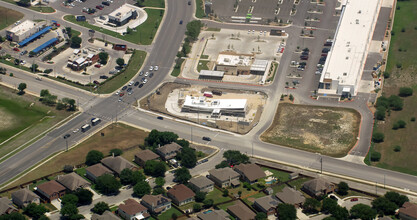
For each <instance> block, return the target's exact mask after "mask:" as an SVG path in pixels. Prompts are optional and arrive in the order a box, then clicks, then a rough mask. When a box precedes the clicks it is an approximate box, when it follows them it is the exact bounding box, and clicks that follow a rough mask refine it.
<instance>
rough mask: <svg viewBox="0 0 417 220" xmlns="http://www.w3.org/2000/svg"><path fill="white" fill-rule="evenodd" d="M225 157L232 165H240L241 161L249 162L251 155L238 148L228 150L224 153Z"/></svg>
mask: <svg viewBox="0 0 417 220" xmlns="http://www.w3.org/2000/svg"><path fill="white" fill-rule="evenodd" d="M223 157H224V158H226V161H227V162H228V163H229V164H230V165H238V164H241V163H249V157H248V156H247V155H245V154H242V153H240V152H239V151H237V150H228V151H225V152H224V153H223Z"/></svg>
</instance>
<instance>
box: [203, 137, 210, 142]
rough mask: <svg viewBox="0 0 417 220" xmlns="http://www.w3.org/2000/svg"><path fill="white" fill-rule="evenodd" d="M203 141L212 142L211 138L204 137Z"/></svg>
mask: <svg viewBox="0 0 417 220" xmlns="http://www.w3.org/2000/svg"><path fill="white" fill-rule="evenodd" d="M203 140H204V141H211V138H209V137H206V136H204V137H203Z"/></svg>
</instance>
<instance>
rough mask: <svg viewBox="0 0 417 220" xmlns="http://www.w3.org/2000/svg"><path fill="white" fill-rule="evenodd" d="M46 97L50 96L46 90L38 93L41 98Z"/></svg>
mask: <svg viewBox="0 0 417 220" xmlns="http://www.w3.org/2000/svg"><path fill="white" fill-rule="evenodd" d="M48 95H51V93H49V90H47V89H42V90H41V93H40V96H41V97H45V96H48Z"/></svg>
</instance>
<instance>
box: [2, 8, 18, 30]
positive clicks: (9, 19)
mask: <svg viewBox="0 0 417 220" xmlns="http://www.w3.org/2000/svg"><path fill="white" fill-rule="evenodd" d="M22 18H23V14H22V13H20V12H18V11H14V10H11V9H10V8H4V7H0V30H3V29H4V28H6V27H8V26H9V25H11V24H14V23H15V22H16V21H18V20H20V19H22Z"/></svg>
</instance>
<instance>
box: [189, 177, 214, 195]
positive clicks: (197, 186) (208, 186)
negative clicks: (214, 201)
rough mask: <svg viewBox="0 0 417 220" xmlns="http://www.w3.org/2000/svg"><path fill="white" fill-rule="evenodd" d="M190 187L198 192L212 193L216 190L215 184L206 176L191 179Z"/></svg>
mask: <svg viewBox="0 0 417 220" xmlns="http://www.w3.org/2000/svg"><path fill="white" fill-rule="evenodd" d="M190 187H191V188H192V189H193V190H194V191H196V192H206V193H208V192H211V191H213V189H214V182H213V181H211V180H209V179H207V177H205V176H199V177H194V178H191V180H190Z"/></svg>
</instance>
